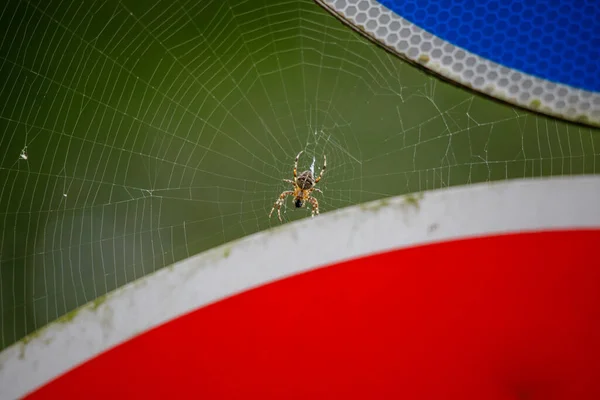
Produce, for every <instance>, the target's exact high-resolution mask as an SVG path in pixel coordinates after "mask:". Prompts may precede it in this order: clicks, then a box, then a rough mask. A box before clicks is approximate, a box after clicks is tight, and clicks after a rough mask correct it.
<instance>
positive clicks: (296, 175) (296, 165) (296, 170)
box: [294, 150, 304, 182]
mask: <svg viewBox="0 0 600 400" xmlns="http://www.w3.org/2000/svg"><path fill="white" fill-rule="evenodd" d="M303 152H304V150H302V151H301V152H300V153H298V155H297V156H296V161H294V182H296V178H297V177H298V159H299V158H300V154H302V153H303Z"/></svg>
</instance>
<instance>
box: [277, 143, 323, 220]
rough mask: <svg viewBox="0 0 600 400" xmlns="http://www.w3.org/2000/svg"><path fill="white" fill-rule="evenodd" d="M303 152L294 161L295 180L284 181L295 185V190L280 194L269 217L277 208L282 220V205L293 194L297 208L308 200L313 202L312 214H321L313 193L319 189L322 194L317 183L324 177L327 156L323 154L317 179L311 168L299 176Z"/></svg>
mask: <svg viewBox="0 0 600 400" xmlns="http://www.w3.org/2000/svg"><path fill="white" fill-rule="evenodd" d="M302 153H303V152H302V151H301V152H300V153H298V155H297V156H296V161H294V180H291V179H284V180H283V181H284V182H288V183H291V184H292V185H294V190H286V191H285V192H283V193H281V194H280V195H279V199H277V201H276V202H275V204H274V205H273V208H271V212H270V213H269V218H271V214H273V211H275V209H277V216H278V217H279V221H282V220H281V206H282V204H283V202H284V201H285V198H286V197H287V196H291V195H293V196H294V205H295V206H296V208H301V207H302V206H304V202H306V201H308V202H309V203H310V204H312V215H311V216H312V217H314V216H315V214H316V215H319V202H318V201H317V199H316V198H314V197H312V196H311V194H312V192H313V191H317V192H319V193H321V194H322V193H323V192H322V191H321V190H320V189H317V188H316V187H315V185H316V184H317V183H318V182H319V181H320V180H321V178H322V177H323V172H325V168H326V167H327V158H326V157H325V155H323V168H322V169H321V173H320V174H319V176H318V177H317V179H315V178H314V177H313V174H312V172H311V171H310V170H306V171H304V172H302V173H301V174H300V176H298V159H299V158H300V154H302ZM282 222H283V221H282Z"/></svg>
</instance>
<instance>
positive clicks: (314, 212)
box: [308, 196, 319, 217]
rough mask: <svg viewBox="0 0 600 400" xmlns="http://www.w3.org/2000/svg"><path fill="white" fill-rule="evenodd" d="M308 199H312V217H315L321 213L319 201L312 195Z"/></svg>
mask: <svg viewBox="0 0 600 400" xmlns="http://www.w3.org/2000/svg"><path fill="white" fill-rule="evenodd" d="M308 201H310V204H312V215H311V217H314V216H315V215H319V201H318V200H317V199H315V198H314V197H312V196H311V197H309V198H308Z"/></svg>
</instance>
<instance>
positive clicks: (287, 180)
mask: <svg viewBox="0 0 600 400" xmlns="http://www.w3.org/2000/svg"><path fill="white" fill-rule="evenodd" d="M283 181H284V182H288V183H291V184H292V185H296V182H294V181H293V180H291V179H284V180H283Z"/></svg>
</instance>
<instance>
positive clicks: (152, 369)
mask: <svg viewBox="0 0 600 400" xmlns="http://www.w3.org/2000/svg"><path fill="white" fill-rule="evenodd" d="M598 243H600V231H580V232H552V233H539V234H516V235H507V236H497V237H487V238H478V239H470V240H461V241H456V242H445V243H440V244H434V245H427V246H422V247H415V248H410V249H405V250H399V251H394V252H390V253H386V254H379V255H375V256H371V257H367V258H363V259H358V260H354V261H351V262H345V263H341V264H337V265H333V266H329V267H327V268H322V269H318V270H315V271H312V272H309V273H305V274H301V275H297V276H294V277H291V278H288V279H285V280H282V281H278V282H275V283H272V284H269V285H265V286H263V287H260V288H258V289H255V290H252V291H248V292H245V293H242V294H240V295H236V296H234V297H231V298H228V299H226V300H224V301H220V302H218V303H215V304H212V305H210V306H207V307H204V308H201V309H199V310H197V311H195V312H193V313H191V314H188V315H186V316H183V317H181V318H179V319H177V320H174V321H172V322H171V323H168V324H166V325H163V326H160V327H158V328H156V329H153V330H151V331H149V332H147V333H145V334H143V335H141V336H138V337H136V338H135V339H133V340H131V341H129V342H127V343H125V344H123V345H120V346H118V347H116V348H114V349H112V350H110V351H108V352H106V353H104V354H102V355H100V356H98V357H96V358H95V359H92V360H91V361H89V362H87V363H86V364H84V365H82V366H80V367H78V368H76V369H74V370H72V371H70V372H69V373H67V374H66V375H64V376H62V377H60V378H58V379H56V380H54V381H52V382H50V383H49V384H47V385H46V386H45V387H43V388H41V389H40V390H38V391H37V392H35V393H33V394H32V395H31V396H30V397H29V398H30V399H46V398H85V399H92V398H98V399H106V398H123V397H128V398H132V397H136V398H188V397H193V398H200V399H228V398H244V399H248V398H256V399H294V398H296V399H309V398H324V399H334V398H344V399H348V398H356V399H367V398H379V399H381V398H402V399H412V400H414V399H436V400H438V399H450V398H452V399H455V398H456V399H478V400H479V399H487V400H490V399H491V400H496V399H529V400H533V399H546V400H548V399H569V400H572V399H578V400H583V399H600V261H599V260H600V258H599V256H598V250H597V249H598ZM282 262H285V260H282ZM232 279H233V277H232ZM176 295H177V293H173V296H176Z"/></svg>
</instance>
